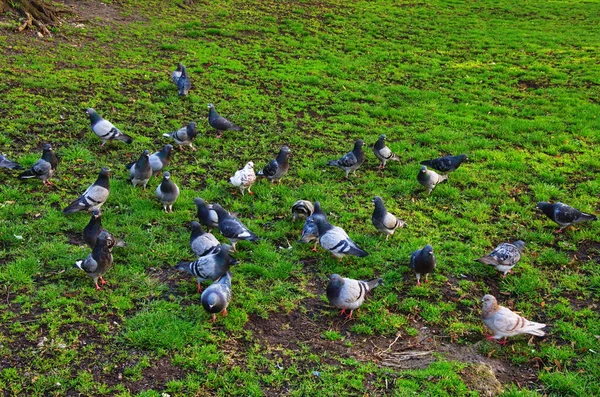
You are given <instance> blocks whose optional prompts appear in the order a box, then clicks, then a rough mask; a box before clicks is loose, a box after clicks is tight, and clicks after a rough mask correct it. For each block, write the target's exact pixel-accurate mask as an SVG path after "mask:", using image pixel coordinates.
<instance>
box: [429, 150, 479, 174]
mask: <svg viewBox="0 0 600 397" xmlns="http://www.w3.org/2000/svg"><path fill="white" fill-rule="evenodd" d="M468 159H469V158H468V157H467V155H466V154H461V155H458V156H444V157H440V158H439V159H433V160H425V161H421V165H426V166H427V167H431V168H433V169H435V170H438V171H440V172H445V173H449V172H452V171H456V169H457V168H458V167H460V165H461V164H462V163H463V161H465V160H468Z"/></svg>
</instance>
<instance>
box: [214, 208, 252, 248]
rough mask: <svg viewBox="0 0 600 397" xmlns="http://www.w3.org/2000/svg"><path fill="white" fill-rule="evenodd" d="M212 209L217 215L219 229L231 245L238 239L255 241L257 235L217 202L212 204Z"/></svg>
mask: <svg viewBox="0 0 600 397" xmlns="http://www.w3.org/2000/svg"><path fill="white" fill-rule="evenodd" d="M213 209H214V210H215V212H216V213H217V216H218V217H219V231H220V232H221V234H222V235H223V236H224V237H226V238H227V239H228V240H229V241H230V242H231V245H232V246H233V250H234V251H235V245H236V244H237V242H238V241H240V240H248V241H257V240H258V236H257V235H256V234H254V233H252V232H251V231H250V230H249V229H248V228H247V227H246V226H244V224H243V223H242V222H240V220H239V219H238V218H236V217H234V216H232V215H231V214H229V212H227V211H225V210H224V209H223V207H221V206H220V205H219V204H213Z"/></svg>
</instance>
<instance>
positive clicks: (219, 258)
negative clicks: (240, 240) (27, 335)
mask: <svg viewBox="0 0 600 397" xmlns="http://www.w3.org/2000/svg"><path fill="white" fill-rule="evenodd" d="M230 251H231V246H229V245H227V244H223V245H221V249H220V250H219V252H217V253H216V254H210V255H205V256H201V257H200V258H198V259H196V260H195V261H193V262H179V263H178V264H177V265H176V266H175V269H177V270H181V271H184V272H187V273H189V274H191V275H192V276H194V277H196V280H197V282H198V292H200V291H202V286H201V285H200V283H201V282H203V281H207V280H213V281H214V280H216V279H218V278H219V277H221V276H222V275H224V274H225V273H227V272H228V271H229V267H230V266H231V265H235V264H236V263H237V261H236V260H235V259H234V258H232V257H231V256H230V255H229V252H230Z"/></svg>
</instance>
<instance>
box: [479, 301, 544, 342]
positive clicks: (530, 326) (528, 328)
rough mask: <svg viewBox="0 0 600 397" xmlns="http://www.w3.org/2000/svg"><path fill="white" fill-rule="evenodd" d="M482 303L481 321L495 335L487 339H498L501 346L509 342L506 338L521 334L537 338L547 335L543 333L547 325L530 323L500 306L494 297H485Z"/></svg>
mask: <svg viewBox="0 0 600 397" xmlns="http://www.w3.org/2000/svg"><path fill="white" fill-rule="evenodd" d="M481 301H482V302H483V309H482V310H481V319H482V320H483V323H484V324H485V325H486V326H487V327H488V328H489V329H490V330H491V331H492V332H493V333H494V335H493V336H487V337H486V338H487V339H490V340H492V339H496V340H497V341H498V343H499V344H501V345H504V344H506V342H507V340H506V338H508V337H509V336H515V335H519V334H530V335H536V336H544V335H546V333H545V332H544V331H542V329H543V328H545V327H546V324H541V323H535V322H533V321H529V320H527V319H526V318H524V317H521V316H519V315H518V314H517V313H515V312H513V311H511V310H510V309H507V308H506V307H504V306H500V305H498V302H497V301H496V298H495V297H494V296H492V295H485V296H484V297H483V299H482V300H481ZM501 338H504V341H499V339H501Z"/></svg>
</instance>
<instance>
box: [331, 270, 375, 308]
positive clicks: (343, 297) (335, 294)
mask: <svg viewBox="0 0 600 397" xmlns="http://www.w3.org/2000/svg"><path fill="white" fill-rule="evenodd" d="M381 284H383V279H381V278H376V279H373V280H371V281H363V280H354V279H351V278H345V277H340V276H339V275H338V274H332V275H331V277H329V284H327V290H326V293H327V299H328V300H329V303H330V304H331V305H332V306H334V307H337V308H338V309H342V310H341V312H340V314H346V310H350V313H349V314H348V316H347V317H346V319H350V318H352V312H354V310H356V309H358V308H359V307H360V306H361V305H362V304H363V302H364V301H365V297H366V295H367V292H369V291H371V290H372V289H373V288H375V287H378V286H380V285H381Z"/></svg>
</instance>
